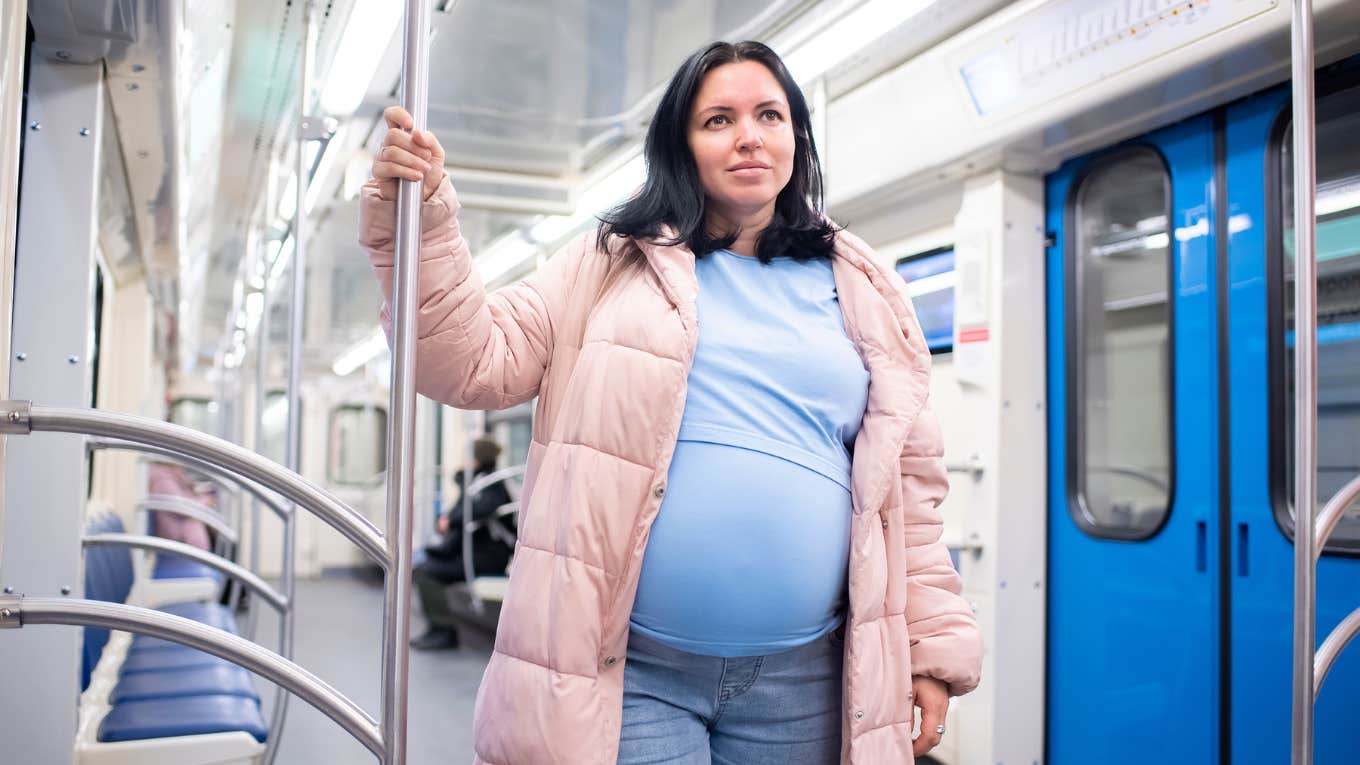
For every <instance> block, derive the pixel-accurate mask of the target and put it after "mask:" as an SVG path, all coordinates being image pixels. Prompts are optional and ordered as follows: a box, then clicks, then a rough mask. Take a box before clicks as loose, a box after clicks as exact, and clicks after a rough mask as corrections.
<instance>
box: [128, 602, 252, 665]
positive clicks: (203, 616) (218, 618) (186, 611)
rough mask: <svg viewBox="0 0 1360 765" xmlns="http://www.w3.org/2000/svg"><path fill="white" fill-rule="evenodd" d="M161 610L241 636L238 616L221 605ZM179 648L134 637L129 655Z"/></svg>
mask: <svg viewBox="0 0 1360 765" xmlns="http://www.w3.org/2000/svg"><path fill="white" fill-rule="evenodd" d="M159 610H161V611H164V612H165V613H167V614H173V615H175V616H182V617H184V618H186V619H193V620H194V621H196V622H199V623H201V624H205V625H207V626H209V627H214V628H216V629H219V630H223V631H226V632H230V633H231V634H233V635H237V634H240V630H239V629H238V628H237V626H236V616H235V615H234V614H233V613H232V612H231V609H229V608H227V607H226V606H224V605H222V604H221V603H172V604H170V605H168V606H162V607H161V608H160V609H159ZM179 647H182V646H181V645H180V644H179V643H176V642H173V641H170V640H163V639H161V638H153V637H149V636H147V635H134V636H133V637H132V645H131V646H130V647H129V648H128V653H130V654H131V653H137V652H140V651H160V650H165V649H170V648H179Z"/></svg>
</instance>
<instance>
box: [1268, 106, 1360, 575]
mask: <svg viewBox="0 0 1360 765" xmlns="http://www.w3.org/2000/svg"><path fill="white" fill-rule="evenodd" d="M1292 142H1293V133H1292V131H1291V130H1289V129H1286V130H1285V131H1284V132H1283V135H1282V138H1281V144H1280V158H1281V164H1280V168H1279V173H1280V175H1279V177H1280V180H1281V183H1282V185H1283V187H1284V193H1283V194H1282V195H1281V199H1282V202H1283V204H1282V205H1281V206H1280V209H1279V213H1280V215H1281V218H1282V224H1283V225H1281V226H1280V227H1279V228H1277V229H1276V230H1278V231H1281V233H1282V235H1283V236H1282V240H1281V242H1280V244H1281V245H1282V246H1281V247H1280V249H1279V251H1280V252H1282V253H1283V257H1282V258H1278V259H1277V261H1276V262H1277V263H1278V265H1279V267H1280V268H1281V270H1282V274H1281V275H1282V279H1281V280H1280V283H1281V284H1282V286H1283V290H1282V294H1281V296H1280V297H1281V304H1282V308H1283V310H1282V311H1281V312H1280V314H1279V315H1280V319H1281V325H1282V326H1279V328H1278V329H1276V337H1277V347H1283V352H1284V363H1283V364H1279V365H1278V366H1276V367H1275V368H1276V369H1277V370H1279V371H1278V372H1277V375H1278V376H1277V378H1276V383H1277V385H1276V386H1275V388H1276V390H1277V411H1280V410H1282V412H1283V416H1282V417H1281V418H1280V421H1279V422H1280V424H1281V425H1282V426H1283V433H1282V434H1281V437H1280V438H1279V439H1277V441H1279V442H1282V443H1281V445H1282V446H1283V455H1282V456H1283V459H1282V460H1279V464H1278V465H1277V470H1278V472H1277V475H1280V474H1282V475H1281V478H1282V479H1283V480H1282V481H1279V482H1278V485H1281V486H1283V487H1284V490H1285V491H1284V497H1282V501H1279V502H1276V517H1277V518H1278V520H1279V522H1280V526H1281V528H1282V529H1285V530H1286V534H1288V535H1289V536H1292V533H1290V532H1292V530H1293V527H1294V513H1293V503H1292V502H1291V501H1289V498H1291V497H1293V495H1294V163H1293V158H1292V156H1291V152H1292ZM1316 213H1317V278H1318V291H1317V300H1318V303H1317V309H1318V317H1317V318H1318V334H1317V343H1318V357H1317V361H1318V364H1317V366H1318V430H1317V434H1318V452H1317V464H1318V476H1317V487H1318V502H1319V503H1325V502H1326V501H1327V500H1328V499H1330V498H1331V497H1332V496H1333V495H1334V494H1335V493H1336V492H1337V490H1339V489H1340V488H1341V487H1342V486H1344V485H1345V484H1346V483H1347V482H1348V481H1350V480H1351V479H1352V478H1354V477H1355V476H1356V475H1357V474H1360V88H1351V89H1350V90H1345V91H1341V92H1339V93H1335V94H1333V95H1330V96H1327V97H1325V98H1322V99H1320V100H1319V101H1318V105H1317V202H1316ZM1281 339H1282V340H1283V343H1279V340H1281ZM1328 549H1330V550H1349V551H1352V552H1355V551H1360V502H1357V503H1355V504H1353V505H1351V506H1350V507H1349V508H1347V510H1346V513H1345V515H1344V517H1343V519H1342V521H1341V523H1340V524H1339V525H1338V526H1337V528H1336V531H1335V532H1334V533H1333V535H1332V538H1331V542H1330V543H1329V544H1328Z"/></svg>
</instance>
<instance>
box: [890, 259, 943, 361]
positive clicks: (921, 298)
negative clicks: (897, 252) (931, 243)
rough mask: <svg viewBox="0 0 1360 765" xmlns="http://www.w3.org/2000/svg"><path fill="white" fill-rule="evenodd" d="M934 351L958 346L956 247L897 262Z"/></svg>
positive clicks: (937, 351)
mask: <svg viewBox="0 0 1360 765" xmlns="http://www.w3.org/2000/svg"><path fill="white" fill-rule="evenodd" d="M897 273H899V274H901V275H902V278H903V279H906V280H907V291H908V292H909V293H910V295H911V303H912V306H913V307H914V308H915V309H916V318H917V319H918V320H919V321H920V322H921V332H923V333H924V334H925V337H926V345H927V346H929V348H930V352H931V353H948V352H949V351H951V350H953V349H954V248H953V247H941V248H939V249H936V250H930V251H929V252H922V253H918V254H916V255H908V256H907V257H905V258H902V259H901V260H899V261H897Z"/></svg>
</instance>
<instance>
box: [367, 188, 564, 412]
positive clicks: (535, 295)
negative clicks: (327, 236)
mask: <svg viewBox="0 0 1360 765" xmlns="http://www.w3.org/2000/svg"><path fill="white" fill-rule="evenodd" d="M396 219H397V203H396V202H393V201H389V200H386V199H383V198H382V197H381V196H380V195H379V193H378V187H377V184H376V183H374V182H371V181H370V182H369V183H368V184H367V185H365V186H364V188H363V191H362V194H361V198H360V205H359V243H360V244H361V245H362V246H363V247H364V249H365V250H367V251H368V257H369V261H370V263H371V264H372V266H373V272H374V274H375V275H376V276H377V279H378V285H379V287H380V288H381V289H382V293H383V307H382V312H381V320H382V325H383V330H384V331H385V332H386V333H387V338H388V345H389V346H391V342H392V314H391V310H392V306H391V297H392V282H393V279H394V276H395V274H394V269H393V260H394V255H393V250H394V247H395V233H394V232H395V230H396V222H397V220H396ZM588 238H589V237H588V235H587V236H583V237H582V238H580V239H577V240H575V241H574V242H573V243H572V244H571V245H569V246H568V247H567V248H565V250H564V251H563V252H560V253H558V254H557V255H555V256H553V257H552V258H550V259H549V260H548V262H547V264H545V265H544V266H543V267H542V268H540V269H539V270H538V271H537V272H535V273H534V275H533V276H531V277H530V278H528V279H525V280H524V281H521V282H517V283H516V284H513V285H509V286H507V287H505V288H502V289H499V290H497V291H495V292H494V293H491V294H490V295H488V294H487V293H486V290H485V289H484V287H483V286H482V281H481V278H480V277H479V276H478V275H477V269H476V268H475V267H474V265H473V262H472V254H471V253H470V252H469V251H468V245H467V242H466V241H465V240H464V239H463V236H462V234H461V232H460V231H459V227H458V198H457V195H456V194H455V193H454V190H453V186H452V184H450V182H449V180H448V179H447V178H445V179H444V182H443V184H442V185H440V187H439V188H438V189H437V190H436V191H435V193H434V195H432V196H431V197H430V199H428V200H427V201H426V202H425V203H424V204H423V206H422V208H421V242H420V280H419V281H420V284H419V287H418V290H417V295H418V297H417V303H418V307H417V316H416V359H415V378H416V391H417V392H418V393H420V394H422V395H425V396H428V397H429V398H432V399H434V400H436V401H439V402H441V403H444V404H448V405H450V406H455V407H458V408H462V409H504V408H506V407H510V406H514V405H515V404H519V403H522V402H524V401H528V400H530V399H532V398H533V397H534V396H536V395H537V394H538V388H539V385H540V383H541V382H542V380H543V375H544V373H545V371H546V370H547V368H548V364H549V362H550V361H551V358H552V349H553V330H554V327H555V323H556V322H560V321H561V320H562V315H563V312H564V311H565V308H566V304H567V299H568V296H569V295H570V294H571V291H572V288H573V286H574V284H575V281H576V276H577V273H578V272H579V269H580V264H581V261H582V258H583V253H584V249H585V247H586V242H587V240H588Z"/></svg>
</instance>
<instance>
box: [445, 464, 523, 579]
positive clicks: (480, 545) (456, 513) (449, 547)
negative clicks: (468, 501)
mask: <svg viewBox="0 0 1360 765" xmlns="http://www.w3.org/2000/svg"><path fill="white" fill-rule="evenodd" d="M494 470H495V468H494V467H478V468H477V472H475V473H474V474H473V476H472V477H473V480H474V481H475V480H476V479H478V478H480V477H482V476H484V475H486V474H488V473H491V472H493V471H494ZM453 480H454V483H455V484H457V486H458V488H459V494H460V495H461V494H462V491H461V490H462V488H463V473H462V471H459V472H456V473H454V474H453ZM509 503H510V490H509V489H508V488H506V486H505V481H497V482H495V483H493V484H491V485H490V486H486V487H483V488H482V490H481V491H479V492H477V493H476V494H474V495H472V520H473V521H481V520H485V519H487V518H491V517H493V516H494V515H495V514H496V511H497V510H499V509H500V508H501V507H502V506H504V505H507V504H509ZM444 512H446V513H447V514H448V516H449V525H448V531H446V532H445V533H444V536H443V537H441V538H440V540H439V541H438V542H437V543H435V544H433V545H430V546H428V547H426V548H425V553H426V554H427V555H429V556H431V557H433V558H443V559H449V558H459V557H462V555H463V500H462V497H461V496H459V498H458V500H457V501H455V502H453V503H451V504H450V505H449V506H448V507H447V508H446V509H445V511H444ZM502 524H503V525H505V526H506V527H507V528H508V529H509V530H510V531H511V532H512V533H513V532H514V530H515V519H514V518H505V519H504V520H503V521H502ZM500 548H504V549H503V550H502V549H500ZM472 549H473V553H474V557H476V558H480V557H483V556H482V555H479V553H491V555H492V557H496V558H499V557H500V553H502V552H504V553H505V554H506V561H507V562H508V561H509V555H508V553H509V552H511V551H513V547H512V546H510V545H507V544H505V543H504V542H502V541H501V540H499V539H497V538H496V537H495V536H493V535H492V534H491V531H490V530H489V529H488V528H487V527H486V526H483V527H482V528H479V529H477V530H476V531H474V532H473V533H472ZM501 566H502V568H503V567H504V564H501Z"/></svg>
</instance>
